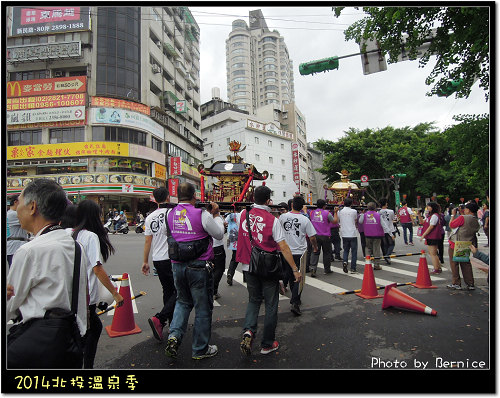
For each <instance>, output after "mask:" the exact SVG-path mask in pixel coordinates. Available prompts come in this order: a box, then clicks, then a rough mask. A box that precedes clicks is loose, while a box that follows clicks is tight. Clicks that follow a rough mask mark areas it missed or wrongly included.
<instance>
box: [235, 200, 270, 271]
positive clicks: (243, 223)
mask: <svg viewBox="0 0 500 398" xmlns="http://www.w3.org/2000/svg"><path fill="white" fill-rule="evenodd" d="M246 214H247V211H246V210H243V212H242V213H241V216H240V229H239V231H238V247H237V250H236V261H237V262H239V263H242V264H250V252H251V250H252V244H251V243H250V235H248V226H247V220H246V216H247V215H246ZM248 217H249V219H250V225H251V227H252V239H253V245H254V246H257V247H260V248H261V249H264V250H266V251H268V252H272V251H275V250H278V244H277V243H276V241H275V240H274V239H273V224H274V220H276V217H274V216H273V215H272V214H271V213H269V212H268V211H266V210H263V209H252V210H250V214H249V216H248Z"/></svg>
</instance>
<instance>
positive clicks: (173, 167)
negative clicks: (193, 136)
mask: <svg viewBox="0 0 500 398" xmlns="http://www.w3.org/2000/svg"><path fill="white" fill-rule="evenodd" d="M169 160H170V164H169V166H170V173H169V174H170V175H171V176H180V175H182V163H181V158H180V156H172V157H170V159H169Z"/></svg>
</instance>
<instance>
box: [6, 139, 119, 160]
mask: <svg viewBox="0 0 500 398" xmlns="http://www.w3.org/2000/svg"><path fill="white" fill-rule="evenodd" d="M108 155H109V156H129V151H128V144H124V143H121V142H68V143H64V144H45V145H22V146H9V147H7V160H17V159H40V158H65V157H75V156H108Z"/></svg>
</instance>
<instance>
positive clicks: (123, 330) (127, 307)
mask: <svg viewBox="0 0 500 398" xmlns="http://www.w3.org/2000/svg"><path fill="white" fill-rule="evenodd" d="M119 293H120V295H121V296H122V297H123V305H122V306H121V307H118V308H116V309H115V314H114V315H113V321H112V322H111V325H110V326H106V332H108V335H109V337H119V336H126V335H129V334H136V333H140V332H141V329H140V328H139V326H137V324H136V323H135V321H134V311H133V310H132V299H131V295H130V283H129V279H128V274H123V275H122V281H121V284H120V291H119Z"/></svg>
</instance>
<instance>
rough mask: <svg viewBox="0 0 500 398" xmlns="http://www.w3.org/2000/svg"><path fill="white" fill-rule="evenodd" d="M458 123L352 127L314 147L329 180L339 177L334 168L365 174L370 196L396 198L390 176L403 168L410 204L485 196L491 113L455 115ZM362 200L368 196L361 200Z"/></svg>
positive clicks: (357, 175) (402, 187) (402, 190)
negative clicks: (441, 127)
mask: <svg viewBox="0 0 500 398" xmlns="http://www.w3.org/2000/svg"><path fill="white" fill-rule="evenodd" d="M454 119H455V120H457V121H458V122H460V123H459V124H457V125H454V126H452V127H450V128H448V129H447V130H445V131H444V132H440V131H439V130H437V129H436V128H435V127H434V125H433V123H421V124H418V125H417V126H415V127H413V128H412V127H404V128H394V127H391V126H388V127H385V128H382V129H377V130H372V129H364V130H358V129H354V128H351V129H349V130H348V131H347V132H345V136H344V137H342V138H340V139H339V140H338V141H336V142H332V141H328V140H324V139H321V140H319V141H318V142H317V143H316V148H318V149H319V150H321V151H322V152H323V153H324V155H325V158H324V162H323V167H322V168H321V169H319V171H320V172H321V173H322V174H324V175H325V178H326V180H327V181H328V182H329V183H332V182H334V181H335V180H337V179H338V175H337V173H336V172H337V171H340V170H343V169H346V170H348V171H349V172H350V173H351V179H359V178H360V177H361V175H368V177H369V178H370V179H389V180H388V181H373V182H370V186H369V187H368V189H367V191H366V196H368V198H366V199H369V200H374V201H378V200H379V199H380V198H382V197H385V198H388V199H389V200H390V201H391V202H392V203H394V197H393V196H394V195H392V192H393V190H394V185H393V183H392V182H391V181H390V178H391V175H394V174H400V173H404V174H406V177H405V178H401V180H400V188H399V191H400V193H401V196H402V195H403V194H406V195H407V200H408V201H409V203H413V205H415V204H416V197H417V196H422V197H423V198H424V197H432V196H433V194H434V193H436V194H437V196H438V197H441V198H445V197H449V198H450V200H451V201H454V203H456V202H457V201H458V199H459V198H460V197H466V198H468V199H473V198H475V197H480V198H483V197H484V192H485V191H486V189H487V188H488V177H489V142H488V137H489V117H488V115H481V116H469V115H465V116H456V117H455V118H454ZM365 201H366V200H365Z"/></svg>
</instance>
